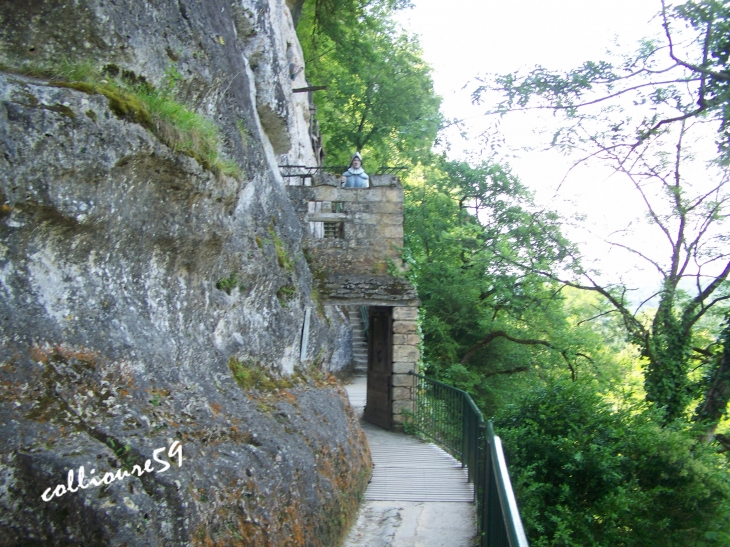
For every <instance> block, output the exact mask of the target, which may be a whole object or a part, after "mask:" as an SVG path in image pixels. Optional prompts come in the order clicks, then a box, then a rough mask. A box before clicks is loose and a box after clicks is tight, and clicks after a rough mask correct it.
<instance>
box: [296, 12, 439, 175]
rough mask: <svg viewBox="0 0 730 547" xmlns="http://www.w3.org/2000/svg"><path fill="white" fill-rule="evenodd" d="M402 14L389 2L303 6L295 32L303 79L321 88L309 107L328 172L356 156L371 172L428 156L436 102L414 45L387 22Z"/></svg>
mask: <svg viewBox="0 0 730 547" xmlns="http://www.w3.org/2000/svg"><path fill="white" fill-rule="evenodd" d="M330 4H333V5H331V6H330ZM401 7H403V3H400V2H394V1H390V0H380V1H373V2H369V3H364V2H359V1H357V0H330V1H329V2H313V3H310V2H308V3H306V4H305V5H304V10H303V12H302V18H301V20H300V22H299V25H298V27H297V33H298V35H299V38H300V41H301V43H302V48H303V50H304V54H305V60H306V64H307V77H308V79H309V80H310V81H311V82H312V83H314V84H317V85H327V86H328V89H327V91H320V92H317V94H315V103H316V105H317V109H318V111H317V117H318V119H319V123H320V127H321V129H322V134H323V136H324V144H325V149H326V151H327V163H328V164H330V165H343V164H344V165H346V164H348V163H349V160H350V157H351V155H352V153H353V152H354V151H355V150H360V151H361V152H362V154H363V158H364V163H365V166H366V168H368V169H371V170H372V169H377V168H379V167H380V166H382V165H394V164H400V163H410V164H415V163H417V161H418V159H419V158H423V157H426V156H428V155H429V154H430V150H431V147H432V146H433V143H434V140H435V138H436V132H437V130H438V127H439V125H440V123H441V114H440V112H439V106H440V102H441V100H440V98H439V97H438V96H437V95H436V94H435V92H434V90H433V82H432V80H431V68H430V67H429V66H428V65H427V64H426V63H425V62H424V61H423V59H422V53H421V49H420V47H419V45H418V41H417V40H416V39H415V38H414V37H409V36H407V35H406V34H405V33H404V32H403V31H402V30H401V29H400V28H399V27H398V26H397V25H396V23H395V22H394V21H393V20H392V18H391V16H390V13H391V10H393V9H398V8H401ZM329 10H334V11H329Z"/></svg>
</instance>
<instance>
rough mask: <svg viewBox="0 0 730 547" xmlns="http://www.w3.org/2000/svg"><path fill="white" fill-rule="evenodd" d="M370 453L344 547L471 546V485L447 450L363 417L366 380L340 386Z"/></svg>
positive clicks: (464, 471) (472, 515) (473, 523)
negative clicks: (365, 482) (365, 480)
mask: <svg viewBox="0 0 730 547" xmlns="http://www.w3.org/2000/svg"><path fill="white" fill-rule="evenodd" d="M345 388H346V390H347V394H348V396H349V398H350V404H351V405H352V406H353V407H354V409H355V412H357V414H358V416H359V417H360V424H361V426H362V428H363V431H365V435H366V437H367V439H368V444H369V445H370V451H371V454H372V457H373V464H374V467H373V476H372V479H371V481H370V484H369V485H368V488H367V490H366V492H365V499H364V501H363V503H362V505H361V506H360V511H359V513H358V517H357V521H356V522H355V523H354V524H353V526H352V528H351V529H350V532H349V534H348V536H347V538H346V540H345V543H344V544H343V547H470V546H472V545H474V544H475V543H474V538H475V536H476V520H475V519H476V516H475V512H474V504H473V503H472V500H473V499H474V491H473V486H472V485H471V484H470V483H468V482H467V474H466V470H464V469H462V467H461V464H460V463H459V462H458V461H457V460H456V459H454V458H453V457H452V456H451V455H450V454H448V453H447V452H444V451H443V450H442V449H440V448H439V447H437V446H436V445H434V444H432V443H427V442H423V441H421V440H419V439H418V438H416V437H413V436H410V435H405V434H403V433H395V432H392V431H386V430H384V429H381V428H379V427H377V426H374V425H372V424H370V423H368V422H365V421H364V420H362V412H363V408H364V406H365V396H366V389H367V387H366V378H365V377H364V376H357V377H355V378H354V380H353V382H352V383H351V384H349V385H347V386H345Z"/></svg>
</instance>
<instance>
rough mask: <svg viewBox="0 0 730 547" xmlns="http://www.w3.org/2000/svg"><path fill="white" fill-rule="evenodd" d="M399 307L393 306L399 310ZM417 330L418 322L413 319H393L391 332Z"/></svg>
mask: <svg viewBox="0 0 730 547" xmlns="http://www.w3.org/2000/svg"><path fill="white" fill-rule="evenodd" d="M399 309H401V308H395V309H394V311H395V310H399ZM414 332H418V324H417V323H416V322H415V321H398V320H395V321H393V333H394V334H409V333H414Z"/></svg>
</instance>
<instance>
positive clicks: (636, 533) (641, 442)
mask: <svg viewBox="0 0 730 547" xmlns="http://www.w3.org/2000/svg"><path fill="white" fill-rule="evenodd" d="M658 421H659V420H657V419H656V418H655V417H654V416H653V413H652V411H651V409H648V408H646V405H641V404H640V405H638V406H637V405H636V404H633V405H627V404H626V403H623V402H622V403H621V404H618V405H616V404H615V403H610V402H608V401H607V400H606V399H605V398H603V397H602V396H601V395H599V394H598V393H597V392H596V389H595V386H594V385H591V384H590V383H588V382H584V381H579V382H572V383H568V382H565V381H557V382H550V383H548V384H547V385H545V386H544V387H539V388H538V389H536V390H533V391H531V392H530V393H529V394H527V395H526V396H524V397H522V398H521V400H520V401H519V402H517V403H516V404H512V405H508V406H506V407H504V408H502V409H501V410H500V411H499V413H498V414H497V415H496V416H495V417H494V425H495V430H496V432H497V433H498V434H499V436H500V437H501V438H502V441H503V443H504V446H505V451H506V458H507V461H508V462H509V469H510V471H511V474H512V484H513V485H514V487H515V493H516V496H517V499H518V501H519V504H520V514H521V515H522V520H523V523H524V525H525V531H526V533H527V535H528V538H529V540H530V545H533V547H541V546H548V545H553V546H554V545H561V546H565V547H579V546H580V547H582V546H585V545H592V546H594V547H616V546H623V547H639V546H642V547H643V546H651V545H657V544H661V545H667V546H686V545H696V546H706V547H709V546H712V545H715V546H718V547H720V546H724V545H728V542H730V521H728V519H727V514H728V511H730V480H729V479H728V477H730V474H729V473H728V472H729V471H730V469H729V468H728V460H727V459H725V458H724V457H723V456H722V455H720V454H717V453H716V451H715V450H714V448H713V447H711V446H708V445H706V444H704V443H702V442H700V441H699V440H698V439H697V436H696V435H695V433H694V431H692V429H691V428H688V427H686V424H685V425H684V426H683V425H682V424H680V423H674V424H672V425H670V426H667V427H664V428H662V427H659V426H658V425H657V422H658ZM658 538H661V539H658Z"/></svg>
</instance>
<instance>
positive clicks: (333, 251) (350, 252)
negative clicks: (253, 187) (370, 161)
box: [286, 175, 403, 276]
mask: <svg viewBox="0 0 730 547" xmlns="http://www.w3.org/2000/svg"><path fill="white" fill-rule="evenodd" d="M318 182H319V184H318V185H316V186H287V187H286V189H287V192H288V193H289V197H290V198H291V200H292V203H293V204H294V208H295V210H296V213H297V216H298V218H299V221H300V222H301V225H302V229H303V230H304V231H305V237H307V243H306V246H307V249H308V253H309V255H310V262H311V263H312V264H313V267H314V268H315V269H317V270H320V271H322V272H324V273H325V274H326V275H327V276H332V275H341V274H348V275H357V274H364V275H383V274H386V273H387V272H388V264H389V261H392V262H393V263H394V264H396V265H398V266H400V263H401V260H400V250H401V248H402V247H403V187H402V186H401V184H400V181H399V180H398V178H397V177H395V176H392V175H383V176H372V177H370V182H371V185H372V187H371V188H340V187H339V179H337V178H336V177H334V176H332V175H325V176H324V177H323V178H322V179H321V180H320V181H318ZM317 202H319V203H321V205H320V206H319V207H318V209H319V210H318V211H313V210H312V209H313V207H312V205H310V204H312V203H317ZM333 202H335V203H341V204H342V210H341V211H336V212H335V211H333V210H332V206H331V204H332V203H333ZM324 222H341V223H343V232H342V234H341V236H342V237H333V238H325V237H318V236H319V235H321V234H316V233H315V232H316V231H317V230H318V228H319V227H318V226H317V223H324Z"/></svg>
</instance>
